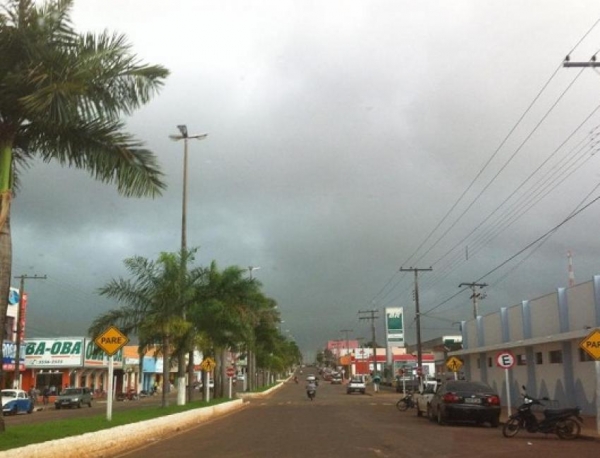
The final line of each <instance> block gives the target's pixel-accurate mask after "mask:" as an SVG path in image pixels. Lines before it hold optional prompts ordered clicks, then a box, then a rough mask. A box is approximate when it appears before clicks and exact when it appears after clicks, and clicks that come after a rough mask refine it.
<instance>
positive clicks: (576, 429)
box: [556, 418, 581, 440]
mask: <svg viewBox="0 0 600 458" xmlns="http://www.w3.org/2000/svg"><path fill="white" fill-rule="evenodd" d="M580 432H581V426H580V425H579V423H578V422H576V421H575V420H573V419H572V418H567V419H566V420H564V421H561V422H559V423H558V424H557V425H556V435H557V436H558V437H560V438H561V439H567V440H572V439H577V438H578V437H579V433H580Z"/></svg>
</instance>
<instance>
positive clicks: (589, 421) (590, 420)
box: [500, 406, 600, 440]
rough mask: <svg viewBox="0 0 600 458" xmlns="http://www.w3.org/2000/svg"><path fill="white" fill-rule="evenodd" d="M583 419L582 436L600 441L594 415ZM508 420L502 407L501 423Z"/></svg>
mask: <svg viewBox="0 0 600 458" xmlns="http://www.w3.org/2000/svg"><path fill="white" fill-rule="evenodd" d="M516 411H517V409H516V407H514V406H512V407H511V412H512V413H513V414H514V413H515V412H516ZM581 418H583V425H581V436H582V437H585V438H589V439H596V440H600V435H599V434H598V430H597V426H596V417H594V416H592V415H581ZM507 419H508V411H507V408H506V406H504V407H502V413H501V414H500V423H504V422H506V420H507Z"/></svg>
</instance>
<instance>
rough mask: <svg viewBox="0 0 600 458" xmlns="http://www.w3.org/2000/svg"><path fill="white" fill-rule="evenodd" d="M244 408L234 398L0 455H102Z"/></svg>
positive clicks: (51, 457) (50, 457)
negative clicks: (212, 404)
mask: <svg viewBox="0 0 600 458" xmlns="http://www.w3.org/2000/svg"><path fill="white" fill-rule="evenodd" d="M242 407H244V401H243V400H242V399H237V400H234V401H229V402H224V403H222V404H217V405H214V406H210V407H202V408H200V409H194V410H188V411H186V412H181V413H176V414H172V415H166V416H164V417H159V418H154V419H152V420H147V421H141V422H138V423H131V424H128V425H123V426H117V427H114V428H109V429H104V430H102V431H96V432H93V433H86V434H82V435H80V436H73V437H66V438H64V439H58V440H55V441H48V442H42V443H40V444H32V445H27V446H25V447H21V448H15V449H11V450H6V451H3V452H0V458H9V457H15V456H23V457H27V458H59V457H60V458H80V457H82V456H85V457H86V458H87V457H89V458H105V457H113V456H115V455H116V454H117V453H120V452H124V451H125V450H130V449H134V448H136V447H140V446H142V445H144V444H146V443H148V442H154V441H157V440H159V439H160V438H162V437H164V436H167V435H169V434H173V433H176V432H178V431H181V430H184V429H187V428H190V427H192V426H194V425H197V424H199V423H202V422H204V421H207V420H209V419H211V418H214V417H217V416H220V415H223V414H225V413H228V412H231V411H233V410H237V409H240V408H242Z"/></svg>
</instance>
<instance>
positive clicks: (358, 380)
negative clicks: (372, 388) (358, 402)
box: [346, 377, 367, 394]
mask: <svg viewBox="0 0 600 458" xmlns="http://www.w3.org/2000/svg"><path fill="white" fill-rule="evenodd" d="M366 390H367V385H366V383H365V381H364V380H363V378H362V377H352V378H351V379H350V382H349V383H348V388H346V393H347V394H352V393H355V392H359V393H361V394H365V392H366Z"/></svg>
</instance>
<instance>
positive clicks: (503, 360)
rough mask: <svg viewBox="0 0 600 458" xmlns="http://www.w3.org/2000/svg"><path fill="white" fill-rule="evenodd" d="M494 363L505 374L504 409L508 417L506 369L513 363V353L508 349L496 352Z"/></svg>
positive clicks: (508, 397)
mask: <svg viewBox="0 0 600 458" xmlns="http://www.w3.org/2000/svg"><path fill="white" fill-rule="evenodd" d="M496 364H497V365H498V367H501V368H502V369H504V374H505V376H506V378H505V379H506V410H507V412H508V416H509V417H510V415H511V412H510V381H509V380H508V370H509V369H510V368H511V367H513V366H514V365H515V355H513V354H512V353H511V352H509V351H503V352H502V353H498V355H497V356H496Z"/></svg>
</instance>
